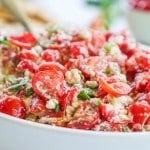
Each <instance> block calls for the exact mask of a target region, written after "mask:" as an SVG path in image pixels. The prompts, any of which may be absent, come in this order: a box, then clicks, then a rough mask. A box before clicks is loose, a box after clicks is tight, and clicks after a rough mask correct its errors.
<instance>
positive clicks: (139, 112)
mask: <svg viewBox="0 0 150 150" xmlns="http://www.w3.org/2000/svg"><path fill="white" fill-rule="evenodd" d="M129 112H130V113H131V114H132V115H133V123H134V124H137V123H139V124H141V125H144V123H146V121H147V120H148V119H149V118H150V104H148V102H146V101H141V102H136V103H134V104H131V105H130V107H129Z"/></svg>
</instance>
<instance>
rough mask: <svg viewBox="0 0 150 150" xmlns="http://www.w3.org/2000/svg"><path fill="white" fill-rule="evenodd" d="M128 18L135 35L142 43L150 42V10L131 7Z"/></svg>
mask: <svg viewBox="0 0 150 150" xmlns="http://www.w3.org/2000/svg"><path fill="white" fill-rule="evenodd" d="M127 20H128V24H129V27H130V29H131V32H132V33H133V35H134V37H135V38H136V39H137V40H138V41H139V42H141V43H144V44H148V45H149V44H150V36H149V34H150V28H149V27H150V11H142V10H138V9H129V10H128V12H127Z"/></svg>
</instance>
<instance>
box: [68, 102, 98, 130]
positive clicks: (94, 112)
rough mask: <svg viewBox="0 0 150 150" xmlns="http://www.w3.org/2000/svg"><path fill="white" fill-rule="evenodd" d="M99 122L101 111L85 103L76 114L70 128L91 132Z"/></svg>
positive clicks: (69, 124)
mask: <svg viewBox="0 0 150 150" xmlns="http://www.w3.org/2000/svg"><path fill="white" fill-rule="evenodd" d="M98 122H99V111H98V108H97V107H96V106H93V105H92V104H91V103H89V102H85V103H83V104H82V105H81V106H80V107H79V108H78V109H77V110H76V111H75V113H74V116H73V118H72V120H71V121H70V122H69V123H68V124H67V127H68V128H75V129H85V130H90V129H91V128H93V127H94V126H95V125H96V124H97V123H98Z"/></svg>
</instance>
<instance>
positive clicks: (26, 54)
mask: <svg viewBox="0 0 150 150" xmlns="http://www.w3.org/2000/svg"><path fill="white" fill-rule="evenodd" d="M18 57H19V58H20V59H21V60H24V59H29V60H32V61H34V62H36V61H37V60H38V59H39V56H38V54H37V53H36V52H34V51H32V50H22V51H21V52H20V54H19V56H18Z"/></svg>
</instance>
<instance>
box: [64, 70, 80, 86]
mask: <svg viewBox="0 0 150 150" xmlns="http://www.w3.org/2000/svg"><path fill="white" fill-rule="evenodd" d="M65 76H66V81H67V83H68V84H79V83H81V81H82V78H81V72H80V71H79V70H78V69H71V70H70V71H67V72H66V74H65Z"/></svg>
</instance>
